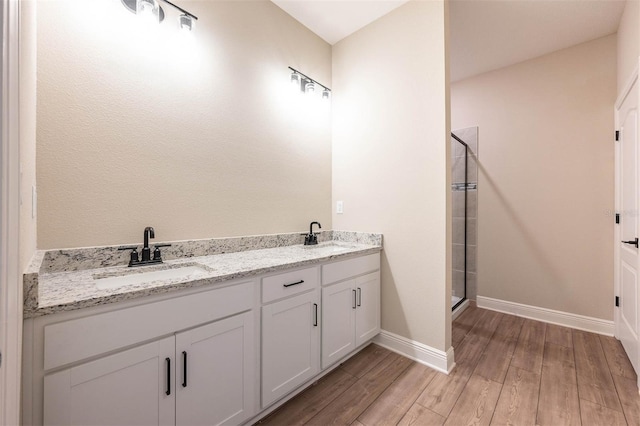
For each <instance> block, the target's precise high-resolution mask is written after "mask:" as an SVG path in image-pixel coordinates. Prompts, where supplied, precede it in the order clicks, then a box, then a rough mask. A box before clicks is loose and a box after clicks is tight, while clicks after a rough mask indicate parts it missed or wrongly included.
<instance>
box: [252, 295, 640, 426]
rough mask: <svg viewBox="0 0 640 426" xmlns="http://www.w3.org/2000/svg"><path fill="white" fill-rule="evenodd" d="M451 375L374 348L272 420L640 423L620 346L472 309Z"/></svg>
mask: <svg viewBox="0 0 640 426" xmlns="http://www.w3.org/2000/svg"><path fill="white" fill-rule="evenodd" d="M452 333H453V335H452V339H453V345H454V348H455V357H456V364H457V365H456V367H455V369H454V370H453V371H452V372H451V374H449V375H446V374H443V373H439V372H437V371H435V370H432V369H430V368H428V367H425V366H424V365H421V364H418V363H416V362H414V361H411V360H409V359H407V358H404V357H402V356H400V355H398V354H396V353H393V352H390V351H388V350H386V349H384V348H381V347H380V346H377V345H370V346H368V347H367V348H365V349H364V350H362V352H360V353H359V354H357V355H356V356H354V357H353V358H351V359H349V360H348V361H347V362H345V363H344V364H342V365H341V366H340V367H339V368H337V369H336V370H334V371H333V372H331V373H330V374H328V375H327V376H325V377H324V378H322V379H321V380H320V381H319V382H318V383H317V384H315V385H313V386H311V387H309V388H308V389H306V390H305V391H304V392H302V393H301V394H299V395H298V396H296V397H295V398H294V399H292V400H291V401H289V402H288V403H286V404H285V405H283V406H282V407H280V408H279V409H278V410H276V411H275V412H273V413H271V414H270V415H269V416H267V417H266V418H264V419H262V420H261V421H260V422H259V423H260V424H272V425H302V424H309V425H329V424H338V425H357V426H361V425H365V426H369V425H395V424H398V425H442V424H446V425H471V424H473V425H489V424H491V425H553V426H563V425H580V424H582V425H640V397H639V396H638V389H637V387H636V374H635V373H634V371H633V368H632V366H631V364H630V362H629V359H628V358H627V356H626V355H625V353H624V351H623V349H622V346H621V345H620V343H619V342H618V341H617V340H616V339H614V338H612V337H605V336H599V335H597V334H593V333H587V332H583V331H578V330H572V329H569V328H565V327H560V326H556V325H551V324H545V323H542V322H538V321H532V320H527V319H523V318H519V317H515V316H511V315H506V314H501V313H498V312H493V311H488V310H484V309H478V308H473V307H470V308H468V309H467V310H466V311H465V312H464V313H463V314H462V315H461V316H460V317H458V319H457V320H456V321H454V323H453V330H452Z"/></svg>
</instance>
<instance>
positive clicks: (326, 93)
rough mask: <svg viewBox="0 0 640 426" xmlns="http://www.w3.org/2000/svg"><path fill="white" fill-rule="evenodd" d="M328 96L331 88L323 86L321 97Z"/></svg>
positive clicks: (327, 97) (325, 97)
mask: <svg viewBox="0 0 640 426" xmlns="http://www.w3.org/2000/svg"><path fill="white" fill-rule="evenodd" d="M330 97H331V90H329V89H327V88H326V87H325V88H324V90H323V91H322V99H329V98H330Z"/></svg>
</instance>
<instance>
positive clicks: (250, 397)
mask: <svg viewBox="0 0 640 426" xmlns="http://www.w3.org/2000/svg"><path fill="white" fill-rule="evenodd" d="M253 315H254V314H253V312H246V313H244V314H239V315H235V316H233V317H230V318H227V319H223V320H220V321H216V322H214V323H211V324H207V325H203V326H201V327H198V328H195V329H193V330H189V331H185V332H182V333H179V334H177V335H176V359H177V362H176V423H177V424H179V425H196V424H197V425H204V424H206V425H218V424H222V423H230V424H239V423H242V422H243V421H244V420H246V419H248V418H249V417H251V416H252V415H254V414H255V411H256V407H255V403H254V402H255V401H254V391H255V385H254V383H257V378H256V374H255V368H254V366H255V360H256V355H257V354H256V352H255V344H254V320H253Z"/></svg>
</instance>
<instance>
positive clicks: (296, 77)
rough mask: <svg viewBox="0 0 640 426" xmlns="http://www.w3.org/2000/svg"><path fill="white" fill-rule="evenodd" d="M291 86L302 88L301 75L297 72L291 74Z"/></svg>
mask: <svg viewBox="0 0 640 426" xmlns="http://www.w3.org/2000/svg"><path fill="white" fill-rule="evenodd" d="M291 84H293V85H296V86H298V87H300V74H298V72H297V71H294V72H292V73H291Z"/></svg>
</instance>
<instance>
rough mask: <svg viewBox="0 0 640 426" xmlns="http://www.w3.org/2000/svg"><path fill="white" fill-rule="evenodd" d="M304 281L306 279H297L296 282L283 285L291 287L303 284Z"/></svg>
mask: <svg viewBox="0 0 640 426" xmlns="http://www.w3.org/2000/svg"><path fill="white" fill-rule="evenodd" d="M303 282H304V280H300V281H297V282H295V283H291V284H282V286H283V287H291V286H292V285H298V284H302V283H303Z"/></svg>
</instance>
